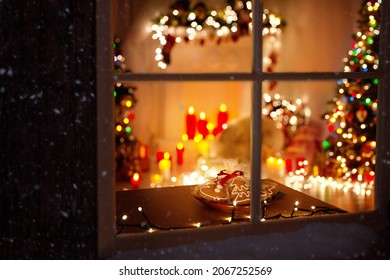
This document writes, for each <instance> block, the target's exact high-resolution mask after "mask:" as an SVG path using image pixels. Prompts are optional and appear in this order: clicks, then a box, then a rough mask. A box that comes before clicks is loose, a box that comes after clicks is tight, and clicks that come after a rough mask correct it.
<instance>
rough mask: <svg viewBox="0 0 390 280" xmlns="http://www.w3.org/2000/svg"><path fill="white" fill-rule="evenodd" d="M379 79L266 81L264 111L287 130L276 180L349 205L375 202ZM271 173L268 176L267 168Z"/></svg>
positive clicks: (360, 206)
mask: <svg viewBox="0 0 390 280" xmlns="http://www.w3.org/2000/svg"><path fill="white" fill-rule="evenodd" d="M377 83H378V80H377V79H366V80H362V79H357V80H356V79H341V80H334V81H333V80H331V81H317V82H314V81H313V82H306V81H296V82H278V83H277V84H276V85H275V88H274V90H273V91H272V93H270V91H267V90H266V89H267V88H268V87H269V85H267V84H265V85H264V88H265V90H264V93H263V114H265V115H266V116H268V117H269V118H271V119H273V120H274V121H276V123H277V126H278V127H280V128H281V129H282V131H283V132H284V136H285V137H284V148H283V150H282V152H281V155H282V156H281V158H282V160H283V161H284V167H285V169H284V172H285V173H282V172H279V173H275V172H273V171H272V170H273V167H274V165H275V164H274V162H273V161H270V160H268V161H266V163H267V164H266V165H265V166H264V169H265V172H267V171H268V169H270V170H271V174H270V175H271V176H273V178H275V180H279V181H280V182H283V183H284V184H285V185H287V186H289V187H292V188H294V189H296V190H299V191H302V192H304V193H307V194H310V195H312V196H315V197H317V198H319V199H321V200H324V201H326V202H329V203H331V204H333V205H337V206H338V207H340V208H342V209H345V210H347V211H352V212H353V211H365V210H372V209H373V208H374V205H373V203H374V178H375V172H374V171H375V158H376V157H375V151H376V116H377V106H378V105H377ZM264 137H266V136H264ZM267 176H269V175H268V174H267Z"/></svg>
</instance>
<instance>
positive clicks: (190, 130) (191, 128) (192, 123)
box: [186, 106, 196, 139]
mask: <svg viewBox="0 0 390 280" xmlns="http://www.w3.org/2000/svg"><path fill="white" fill-rule="evenodd" d="M194 113H195V109H194V107H193V106H190V107H189V108H188V112H187V115H186V132H187V135H188V139H194V137H195V133H196V117H195V115H194Z"/></svg>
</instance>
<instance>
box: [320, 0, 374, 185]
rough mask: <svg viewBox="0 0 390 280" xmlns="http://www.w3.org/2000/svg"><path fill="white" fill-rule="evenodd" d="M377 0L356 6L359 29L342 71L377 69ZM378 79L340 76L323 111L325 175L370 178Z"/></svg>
mask: <svg viewBox="0 0 390 280" xmlns="http://www.w3.org/2000/svg"><path fill="white" fill-rule="evenodd" d="M380 4H381V1H380V0H378V1H375V0H372V1H364V2H363V4H362V6H361V8H360V10H359V20H358V28H359V31H358V32H357V33H356V34H355V35H354V36H353V43H352V48H351V49H350V50H349V52H348V56H347V57H346V58H345V59H344V62H345V67H344V72H369V71H376V70H377V69H378V48H379V24H380ZM377 91H378V79H342V80H339V81H338V83H337V96H336V97H335V98H333V100H332V101H330V102H329V103H330V104H331V105H332V109H331V111H329V112H327V113H326V114H325V115H324V118H325V119H326V120H327V122H328V130H329V136H328V137H327V139H326V140H325V141H324V142H323V151H324V155H325V168H324V170H323V173H324V175H325V176H331V177H333V178H342V179H344V180H348V181H352V182H355V181H361V182H370V181H371V182H372V181H373V179H374V176H375V172H374V170H375V153H376V116H377V102H378V94H377Z"/></svg>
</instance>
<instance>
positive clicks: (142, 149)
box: [138, 144, 148, 159]
mask: <svg viewBox="0 0 390 280" xmlns="http://www.w3.org/2000/svg"><path fill="white" fill-rule="evenodd" d="M138 156H139V158H140V159H144V158H147V157H148V147H147V146H146V145H143V144H141V145H139V148H138Z"/></svg>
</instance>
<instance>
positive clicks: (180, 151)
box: [176, 142, 184, 165]
mask: <svg viewBox="0 0 390 280" xmlns="http://www.w3.org/2000/svg"><path fill="white" fill-rule="evenodd" d="M183 153H184V145H183V143H181V142H180V143H178V144H177V145H176V155H177V156H176V157H177V164H178V165H182V164H183Z"/></svg>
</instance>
